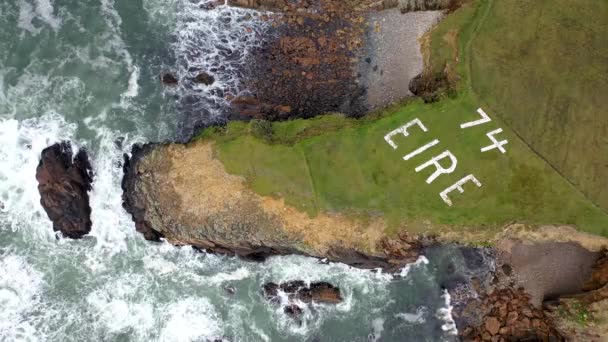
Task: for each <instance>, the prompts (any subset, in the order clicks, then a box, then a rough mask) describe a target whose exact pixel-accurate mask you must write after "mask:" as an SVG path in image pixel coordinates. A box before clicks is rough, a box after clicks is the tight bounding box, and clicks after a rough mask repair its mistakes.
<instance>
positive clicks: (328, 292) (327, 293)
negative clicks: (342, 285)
mask: <svg viewBox="0 0 608 342" xmlns="http://www.w3.org/2000/svg"><path fill="white" fill-rule="evenodd" d="M262 290H263V292H264V296H265V297H266V298H267V299H269V300H270V301H271V302H279V301H280V300H279V298H278V295H279V290H280V291H282V292H285V293H286V294H287V297H288V298H289V300H290V301H293V300H300V301H302V302H304V303H311V302H315V303H328V304H338V303H340V302H342V296H341V295H340V289H339V288H337V287H335V286H333V285H332V284H330V283H326V282H316V283H311V284H310V286H307V285H306V283H305V282H303V281H301V280H295V281H290V282H287V283H282V284H276V283H266V284H264V286H263V287H262Z"/></svg>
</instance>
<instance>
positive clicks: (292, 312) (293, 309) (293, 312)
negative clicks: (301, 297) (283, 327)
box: [283, 304, 303, 318]
mask: <svg viewBox="0 0 608 342" xmlns="http://www.w3.org/2000/svg"><path fill="white" fill-rule="evenodd" d="M283 312H285V313H286V314H287V315H289V316H290V317H292V318H298V317H299V316H300V315H301V314H302V312H303V311H302V308H301V307H299V306H298V305H296V304H290V305H287V306H286V307H285V308H283Z"/></svg>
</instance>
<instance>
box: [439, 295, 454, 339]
mask: <svg viewBox="0 0 608 342" xmlns="http://www.w3.org/2000/svg"><path fill="white" fill-rule="evenodd" d="M441 298H442V299H443V301H444V307H442V308H440V309H439V310H437V314H436V316H437V318H438V319H440V320H441V321H443V324H442V325H441V330H443V331H444V332H445V333H446V334H448V335H458V329H457V328H456V322H455V321H454V318H453V317H452V309H453V307H452V305H451V297H450V293H449V292H448V291H447V290H444V292H443V295H441Z"/></svg>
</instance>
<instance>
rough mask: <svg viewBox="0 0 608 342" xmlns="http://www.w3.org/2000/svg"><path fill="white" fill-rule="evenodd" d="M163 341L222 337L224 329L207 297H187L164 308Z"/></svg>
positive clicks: (161, 337) (161, 339)
mask: <svg viewBox="0 0 608 342" xmlns="http://www.w3.org/2000/svg"><path fill="white" fill-rule="evenodd" d="M164 310H165V312H166V316H165V320H164V321H165V322H166V324H165V325H164V327H163V329H162V330H161V334H160V338H159V340H160V341H163V342H165V341H166V342H169V341H171V342H173V341H176V342H182V341H184V342H189V341H205V340H211V341H213V340H215V339H218V338H221V336H222V334H223V331H222V329H221V327H220V319H219V316H218V314H217V313H216V312H215V309H214V308H213V306H212V305H211V303H209V301H208V300H207V299H205V298H187V299H184V300H181V301H179V302H177V303H172V304H171V305H169V306H167V307H166V308H164Z"/></svg>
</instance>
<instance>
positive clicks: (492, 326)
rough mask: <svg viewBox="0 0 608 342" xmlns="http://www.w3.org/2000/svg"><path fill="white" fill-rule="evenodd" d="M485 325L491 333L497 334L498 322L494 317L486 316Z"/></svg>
mask: <svg viewBox="0 0 608 342" xmlns="http://www.w3.org/2000/svg"><path fill="white" fill-rule="evenodd" d="M485 327H486V330H487V332H489V333H490V334H491V335H496V334H498V330H500V322H499V321H498V319H497V318H496V317H488V318H486V322H485Z"/></svg>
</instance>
